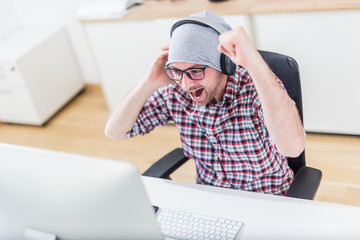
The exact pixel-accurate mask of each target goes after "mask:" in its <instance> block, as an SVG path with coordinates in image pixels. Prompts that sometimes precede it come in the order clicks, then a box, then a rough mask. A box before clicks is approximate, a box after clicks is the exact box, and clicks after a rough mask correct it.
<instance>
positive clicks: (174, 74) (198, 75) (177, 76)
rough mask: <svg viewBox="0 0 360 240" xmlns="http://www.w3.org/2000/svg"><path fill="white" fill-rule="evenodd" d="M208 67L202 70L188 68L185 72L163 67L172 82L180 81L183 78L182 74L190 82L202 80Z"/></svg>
mask: <svg viewBox="0 0 360 240" xmlns="http://www.w3.org/2000/svg"><path fill="white" fill-rule="evenodd" d="M207 67H208V66H205V67H203V68H198V67H196V68H188V69H186V70H180V69H176V68H169V67H165V72H166V74H167V75H168V76H169V78H170V79H172V80H174V81H180V80H181V79H182V78H183V74H184V73H185V74H186V76H188V78H190V79H191V80H202V79H204V77H205V72H204V71H205V69H206V68H207Z"/></svg>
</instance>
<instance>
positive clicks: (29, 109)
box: [0, 26, 84, 125]
mask: <svg viewBox="0 0 360 240" xmlns="http://www.w3.org/2000/svg"><path fill="white" fill-rule="evenodd" d="M83 87H84V83H83V81H82V79H81V76H80V72H79V70H78V67H77V62H76V59H75V57H74V55H73V52H72V48H71V45H70V42H69V40H68V37H67V33H66V30H65V29H64V28H59V27H54V26H26V27H22V28H20V29H18V30H17V31H15V32H14V33H12V34H10V35H9V36H7V37H6V38H4V39H3V40H2V41H0V121H3V122H9V123H20V124H32V125H42V124H44V123H45V122H46V121H47V120H48V119H49V118H50V117H51V116H52V115H53V114H54V113H56V112H57V111H58V110H59V109H60V108H61V107H63V106H64V105H65V104H66V103H67V102H68V101H69V100H70V99H71V98H73V97H74V96H75V95H76V94H77V93H78V92H79V91H80V90H81V89H83Z"/></svg>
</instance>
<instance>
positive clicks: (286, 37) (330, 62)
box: [252, 10, 360, 134]
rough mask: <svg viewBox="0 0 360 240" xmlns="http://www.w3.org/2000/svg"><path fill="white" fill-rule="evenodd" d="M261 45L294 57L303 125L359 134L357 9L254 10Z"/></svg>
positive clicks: (359, 18)
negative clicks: (308, 10) (272, 12)
mask: <svg viewBox="0 0 360 240" xmlns="http://www.w3.org/2000/svg"><path fill="white" fill-rule="evenodd" d="M252 20H253V25H252V26H253V34H254V38H255V39H256V40H255V41H256V46H257V47H258V48H259V49H264V50H268V51H275V52H279V53H283V54H285V55H289V56H291V57H293V58H295V59H296V61H297V62H298V63H299V67H300V77H301V82H302V90H303V104H304V123H305V129H306V130H307V131H311V132H325V133H340V134H360V110H359V109H360V97H359V91H360V27H359V23H360V10H351V11H350V10H349V11H328V12H305V13H282V14H261V15H260V14H258V15H254V16H253V18H252Z"/></svg>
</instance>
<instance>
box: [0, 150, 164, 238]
mask: <svg viewBox="0 0 360 240" xmlns="http://www.w3.org/2000/svg"><path fill="white" fill-rule="evenodd" d="M54 236H57V239H61V240H62V239H63V240H68V239H162V235H161V232H160V228H159V226H158V225H157V221H156V217H155V214H154V210H153V208H152V206H151V204H150V202H149V200H148V198H147V196H146V192H145V189H144V188H143V185H142V182H141V178H140V176H139V173H138V171H137V169H136V167H135V166H133V165H132V164H130V163H127V162H123V161H118V160H109V159H104V158H96V157H90V156H83V155H77V154H70V153H63V152H55V151H49V150H41V149H35V148H28V147H21V146H15V145H9V144H2V143H0V239H54Z"/></svg>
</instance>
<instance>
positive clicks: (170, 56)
mask: <svg viewBox="0 0 360 240" xmlns="http://www.w3.org/2000/svg"><path fill="white" fill-rule="evenodd" d="M193 16H195V17H196V18H198V19H204V21H208V22H211V23H213V24H214V25H216V26H218V27H220V28H222V29H225V30H224V31H223V32H224V33H221V34H220V35H219V31H218V30H216V29H214V28H213V27H211V26H206V24H197V23H184V24H179V25H178V26H175V25H174V27H173V29H172V37H171V40H170V44H169V48H167V47H164V48H163V49H162V51H161V53H160V56H159V57H158V58H157V59H156V60H155V62H154V63H153V65H152V66H151V68H150V70H149V72H148V73H147V75H146V76H145V77H144V78H143V79H142V80H141V81H140V82H139V83H138V84H137V86H136V87H135V88H134V89H133V90H132V91H131V92H130V93H129V94H128V95H127V96H126V97H125V98H124V99H123V100H122V101H121V102H120V104H119V106H118V107H117V108H116V109H115V111H114V112H113V114H112V115H111V117H110V118H109V120H108V122H107V125H106V129H105V134H106V136H108V137H110V138H113V139H123V138H128V137H132V136H135V135H138V134H146V133H148V132H150V131H151V130H153V129H154V128H155V127H158V126H161V125H163V124H165V123H167V122H168V121H170V120H173V121H174V122H175V124H176V126H177V127H178V129H179V132H180V136H181V140H182V146H183V150H184V153H185V155H186V156H188V157H189V158H191V159H193V160H194V161H195V165H196V170H197V176H196V180H197V182H198V183H201V184H209V185H214V186H220V187H230V188H235V189H242V190H247V191H255V192H263V193H270V194H277V195H284V194H286V192H287V190H288V188H289V186H290V183H291V182H292V180H293V177H294V175H293V172H292V171H291V169H290V168H289V166H288V164H287V159H286V156H288V157H295V156H298V155H299V154H300V153H301V152H302V151H303V149H304V146H305V134H304V130H303V126H302V124H301V121H300V118H299V115H298V112H297V109H296V107H295V105H294V103H293V101H292V100H291V99H290V98H289V96H288V95H287V93H286V91H285V90H284V88H283V85H282V83H281V81H280V80H279V79H278V78H277V77H276V76H275V75H274V74H273V73H272V71H271V70H270V68H269V67H268V66H267V64H266V63H265V61H264V60H263V59H262V57H261V55H260V54H259V53H258V51H257V50H256V49H255V47H254V46H253V44H252V43H251V41H250V39H249V38H248V36H247V34H246V32H245V31H244V29H243V28H242V27H238V28H236V29H234V30H231V27H230V26H229V25H228V24H227V23H226V22H224V20H223V19H222V18H221V17H219V16H217V15H215V14H213V13H211V12H208V11H204V12H201V13H198V14H195V15H193ZM222 54H223V55H222ZM224 56H225V57H227V58H229V59H230V60H231V61H232V62H233V63H235V64H236V65H237V66H236V71H235V72H234V73H231V75H228V74H229V73H227V71H224V70H223V68H224V66H222V64H224V63H223V62H222V61H223V60H222V57H224ZM231 61H230V63H231ZM164 69H165V71H164Z"/></svg>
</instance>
